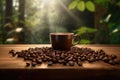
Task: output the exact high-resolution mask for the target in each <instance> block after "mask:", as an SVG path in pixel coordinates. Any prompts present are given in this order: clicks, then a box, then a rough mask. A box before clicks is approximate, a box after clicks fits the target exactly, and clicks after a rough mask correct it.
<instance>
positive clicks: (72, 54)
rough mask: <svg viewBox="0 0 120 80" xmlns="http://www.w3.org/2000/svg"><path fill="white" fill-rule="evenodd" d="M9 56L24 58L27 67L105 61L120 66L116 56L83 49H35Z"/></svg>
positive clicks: (11, 51) (13, 53)
mask: <svg viewBox="0 0 120 80" xmlns="http://www.w3.org/2000/svg"><path fill="white" fill-rule="evenodd" d="M9 54H11V55H12V56H13V57H15V56H17V58H23V59H24V60H25V61H26V66H27V67H29V66H36V65H38V64H42V63H47V64H48V66H52V65H53V64H56V63H59V64H63V65H69V66H74V65H75V64H77V65H78V66H82V63H83V62H85V61H87V62H89V63H92V62H95V61H103V62H105V63H108V64H111V65H116V64H120V61H119V60H118V59H117V56H116V55H108V54H106V52H105V51H104V50H102V49H99V50H97V51H95V50H93V49H91V48H83V47H81V48H78V47H72V48H71V50H69V51H62V50H54V49H53V48H52V47H41V48H39V47H35V48H29V49H27V50H21V51H15V50H10V51H9ZM27 61H29V62H27Z"/></svg>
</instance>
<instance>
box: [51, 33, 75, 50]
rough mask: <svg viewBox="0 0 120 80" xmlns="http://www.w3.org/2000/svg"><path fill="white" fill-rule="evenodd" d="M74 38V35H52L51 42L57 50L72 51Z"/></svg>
mask: <svg viewBox="0 0 120 80" xmlns="http://www.w3.org/2000/svg"><path fill="white" fill-rule="evenodd" d="M74 38H75V35H74V33H50V42H51V44H52V47H53V49H55V50H70V48H71V47H72V46H73V40H74Z"/></svg>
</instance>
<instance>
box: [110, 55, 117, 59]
mask: <svg viewBox="0 0 120 80" xmlns="http://www.w3.org/2000/svg"><path fill="white" fill-rule="evenodd" d="M109 57H110V59H116V58H117V56H116V55H113V54H112V55H110V56H109Z"/></svg>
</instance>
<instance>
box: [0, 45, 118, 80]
mask: <svg viewBox="0 0 120 80" xmlns="http://www.w3.org/2000/svg"><path fill="white" fill-rule="evenodd" d="M50 46H51V45H49V44H31V45H27V44H26V45H22V44H21V45H20V44H16V45H0V75H1V78H3V79H4V80H8V79H10V78H11V79H12V80H38V79H41V80H45V79H46V80H48V79H57V80H58V79H60V80H61V79H62V80H63V79H67V80H68V79H71V80H73V79H74V80H76V79H77V80H80V79H82V80H90V79H91V80H96V79H97V80H105V79H106V80H120V65H110V64H107V63H104V62H93V63H83V66H81V67H80V66H77V65H75V66H71V67H70V66H64V65H61V64H54V65H53V66H48V65H47V64H41V65H38V66H36V67H25V65H26V64H25V61H24V60H23V59H20V58H17V57H12V56H10V55H9V54H8V52H9V51H10V50H11V49H14V50H16V51H21V50H25V49H28V48H35V47H50ZM76 46H77V47H89V48H92V49H94V50H98V49H103V50H104V51H105V52H106V53H107V54H115V55H117V57H118V59H119V60H120V45H76Z"/></svg>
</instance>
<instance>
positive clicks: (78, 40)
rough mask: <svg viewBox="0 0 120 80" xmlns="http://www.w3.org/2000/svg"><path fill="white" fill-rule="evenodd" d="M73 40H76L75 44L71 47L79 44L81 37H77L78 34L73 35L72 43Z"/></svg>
mask: <svg viewBox="0 0 120 80" xmlns="http://www.w3.org/2000/svg"><path fill="white" fill-rule="evenodd" d="M75 38H77V43H76V44H73V46H75V45H77V44H80V41H81V36H80V35H78V34H76V35H74V38H73V42H74V40H75Z"/></svg>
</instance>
